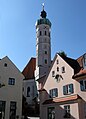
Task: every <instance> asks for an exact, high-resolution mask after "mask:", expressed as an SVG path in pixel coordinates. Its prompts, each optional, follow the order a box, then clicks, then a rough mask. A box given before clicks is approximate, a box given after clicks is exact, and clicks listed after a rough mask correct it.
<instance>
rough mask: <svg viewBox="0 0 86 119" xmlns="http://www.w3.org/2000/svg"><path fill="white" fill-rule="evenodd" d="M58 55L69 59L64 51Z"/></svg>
mask: <svg viewBox="0 0 86 119" xmlns="http://www.w3.org/2000/svg"><path fill="white" fill-rule="evenodd" d="M58 54H59V55H60V56H62V57H67V54H66V53H65V52H64V51H60V52H59V53H58Z"/></svg>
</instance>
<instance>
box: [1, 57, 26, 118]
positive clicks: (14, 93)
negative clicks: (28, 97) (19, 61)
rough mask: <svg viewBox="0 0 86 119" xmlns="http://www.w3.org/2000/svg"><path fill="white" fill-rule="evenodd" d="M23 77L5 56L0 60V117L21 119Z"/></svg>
mask: <svg viewBox="0 0 86 119" xmlns="http://www.w3.org/2000/svg"><path fill="white" fill-rule="evenodd" d="M23 79H24V76H23V75H22V73H21V72H20V71H19V70H18V68H17V67H16V66H15V65H14V64H13V62H12V61H11V60H10V59H9V58H8V57H7V56H6V57H4V58H3V59H1V60H0V85H1V87H0V119H15V117H16V119H21V116H22V81H23Z"/></svg>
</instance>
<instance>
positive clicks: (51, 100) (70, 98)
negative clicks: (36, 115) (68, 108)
mask: <svg viewBox="0 0 86 119" xmlns="http://www.w3.org/2000/svg"><path fill="white" fill-rule="evenodd" d="M77 99H82V98H81V97H80V96H79V95H77V94H75V95H70V96H67V97H61V98H53V99H49V100H46V101H45V102H43V104H44V105H45V104H52V103H61V102H66V101H72V100H77Z"/></svg>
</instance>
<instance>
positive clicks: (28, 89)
mask: <svg viewBox="0 0 86 119" xmlns="http://www.w3.org/2000/svg"><path fill="white" fill-rule="evenodd" d="M27 97H30V87H28V88H27Z"/></svg>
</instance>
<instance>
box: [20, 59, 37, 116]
mask: <svg viewBox="0 0 86 119" xmlns="http://www.w3.org/2000/svg"><path fill="white" fill-rule="evenodd" d="M35 68H36V58H31V59H30V61H29V62H28V64H27V65H26V66H25V68H24V70H23V71H22V73H23V75H24V76H25V79H24V80H23V96H24V97H25V98H26V102H27V103H28V107H27V111H25V110H24V113H26V114H27V115H29V116H33V115H34V114H36V113H37V109H36V106H37V97H38V91H37V86H36V81H35V75H34V71H35ZM23 106H24V105H23ZM30 109H31V110H30Z"/></svg>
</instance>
